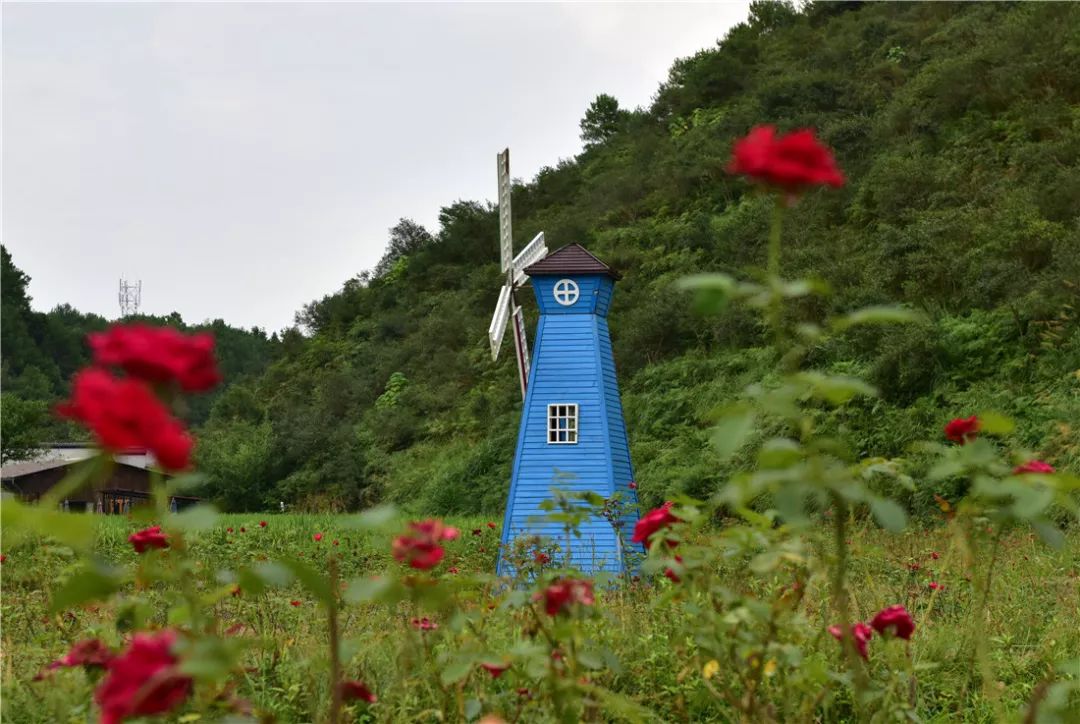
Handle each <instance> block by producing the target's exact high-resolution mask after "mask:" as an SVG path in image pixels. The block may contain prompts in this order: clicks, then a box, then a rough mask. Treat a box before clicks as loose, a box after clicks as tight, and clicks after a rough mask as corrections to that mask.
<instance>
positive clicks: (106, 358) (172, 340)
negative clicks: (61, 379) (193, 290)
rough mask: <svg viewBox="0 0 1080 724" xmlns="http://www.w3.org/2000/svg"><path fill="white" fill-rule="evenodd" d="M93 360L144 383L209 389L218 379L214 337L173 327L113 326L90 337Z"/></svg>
mask: <svg viewBox="0 0 1080 724" xmlns="http://www.w3.org/2000/svg"><path fill="white" fill-rule="evenodd" d="M89 341H90V348H91V349H92V350H93V352H94V362H96V363H97V364H99V365H101V366H103V367H120V368H121V369H123V370H124V371H125V372H127V373H128V374H129V375H131V376H132V377H137V378H138V379H141V380H146V381H147V382H154V383H162V382H169V381H172V380H175V381H176V382H177V383H178V384H179V385H180V387H181V388H183V389H185V390H187V391H189V392H201V391H204V390H209V389H211V388H212V387H214V386H216V385H217V384H218V383H219V382H221V375H220V374H219V373H218V371H217V361H216V360H215V359H214V337H213V335H211V334H209V333H207V332H202V333H200V334H194V335H190V336H189V335H185V334H183V333H181V332H179V331H177V330H175V329H173V328H172V327H150V326H148V325H145V324H128V325H114V326H113V327H110V328H109V330H108V331H106V332H97V333H92V334H90V336H89Z"/></svg>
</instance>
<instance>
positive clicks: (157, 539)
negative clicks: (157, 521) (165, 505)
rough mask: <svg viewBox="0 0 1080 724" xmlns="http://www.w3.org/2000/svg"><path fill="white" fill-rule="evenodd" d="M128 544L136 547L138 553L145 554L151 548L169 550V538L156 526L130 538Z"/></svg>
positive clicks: (133, 534)
mask: <svg viewBox="0 0 1080 724" xmlns="http://www.w3.org/2000/svg"><path fill="white" fill-rule="evenodd" d="M128 543H130V544H131V545H133V546H135V552H136V553H145V552H146V551H147V550H149V549H150V548H168V547H169V538H168V536H166V535H165V534H164V533H162V532H161V526H160V525H155V526H152V527H150V528H146V529H145V530H140V531H139V532H138V533H132V534H131V535H129V536H128Z"/></svg>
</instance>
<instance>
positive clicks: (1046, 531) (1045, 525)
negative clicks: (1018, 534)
mask: <svg viewBox="0 0 1080 724" xmlns="http://www.w3.org/2000/svg"><path fill="white" fill-rule="evenodd" d="M1031 527H1032V528H1034V529H1035V532H1036V533H1037V534H1038V535H1039V537H1040V538H1042V540H1043V543H1045V544H1046V545H1048V546H1050V547H1051V548H1061V546H1062V545H1064V544H1065V535H1064V534H1063V533H1062V532H1061V531H1060V530H1058V527H1057V526H1056V525H1054V524H1053V523H1051V522H1050V521H1048V520H1036V521H1034V522H1032V524H1031Z"/></svg>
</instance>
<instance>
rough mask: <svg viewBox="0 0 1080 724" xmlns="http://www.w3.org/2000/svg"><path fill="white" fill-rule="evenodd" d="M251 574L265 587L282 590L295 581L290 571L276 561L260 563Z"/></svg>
mask: <svg viewBox="0 0 1080 724" xmlns="http://www.w3.org/2000/svg"><path fill="white" fill-rule="evenodd" d="M251 573H252V574H253V575H254V576H257V577H258V578H259V580H260V581H262V583H263V584H264V585H266V586H272V587H275V588H282V587H284V586H287V585H289V584H290V583H292V581H293V576H292V573H291V572H290V571H289V569H288V568H286V567H285V566H283V565H281V564H280V563H278V562H276V561H267V562H266V563H260V564H259V565H257V566H255V568H253V569H252V570H251Z"/></svg>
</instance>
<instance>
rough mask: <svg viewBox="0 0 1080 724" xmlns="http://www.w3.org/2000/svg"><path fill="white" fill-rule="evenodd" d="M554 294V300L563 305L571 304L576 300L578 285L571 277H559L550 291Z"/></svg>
mask: <svg viewBox="0 0 1080 724" xmlns="http://www.w3.org/2000/svg"><path fill="white" fill-rule="evenodd" d="M552 294H553V295H554V296H555V301H556V302H558V303H559V304H561V305H563V306H564V307H569V306H571V305H572V304H573V303H574V302H576V301H577V300H578V294H579V290H578V285H577V282H575V281H574V280H573V279H560V280H559V281H557V282H555V289H554V290H553V291H552Z"/></svg>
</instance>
